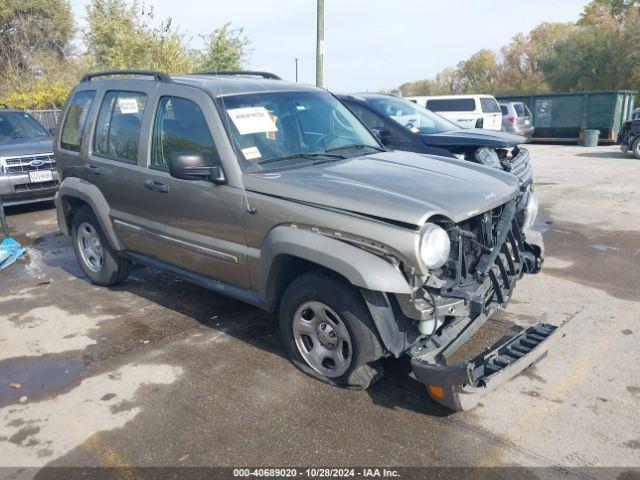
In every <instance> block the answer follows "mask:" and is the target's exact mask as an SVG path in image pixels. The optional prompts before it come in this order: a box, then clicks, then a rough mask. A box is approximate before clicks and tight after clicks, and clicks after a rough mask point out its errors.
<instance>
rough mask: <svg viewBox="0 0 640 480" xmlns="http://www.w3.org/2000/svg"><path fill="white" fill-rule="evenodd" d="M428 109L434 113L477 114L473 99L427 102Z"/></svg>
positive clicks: (448, 99)
mask: <svg viewBox="0 0 640 480" xmlns="http://www.w3.org/2000/svg"><path fill="white" fill-rule="evenodd" d="M427 108H428V109H429V110H431V111H432V112H475V110H476V101H475V100H474V99H473V98H436V99H432V100H427Z"/></svg>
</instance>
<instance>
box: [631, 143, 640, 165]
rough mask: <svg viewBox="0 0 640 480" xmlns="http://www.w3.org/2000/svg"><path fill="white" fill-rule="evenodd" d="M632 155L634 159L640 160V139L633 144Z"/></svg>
mask: <svg viewBox="0 0 640 480" xmlns="http://www.w3.org/2000/svg"><path fill="white" fill-rule="evenodd" d="M631 153H633V158H635V159H636V160H640V137H638V138H636V139H635V140H634V142H633V143H632V144H631Z"/></svg>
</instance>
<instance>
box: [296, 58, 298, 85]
mask: <svg viewBox="0 0 640 480" xmlns="http://www.w3.org/2000/svg"><path fill="white" fill-rule="evenodd" d="M296 83H298V59H297V58H296Z"/></svg>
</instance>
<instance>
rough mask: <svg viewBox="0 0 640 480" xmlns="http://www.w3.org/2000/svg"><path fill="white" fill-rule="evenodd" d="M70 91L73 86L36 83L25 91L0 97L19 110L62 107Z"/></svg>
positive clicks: (4, 102)
mask: <svg viewBox="0 0 640 480" xmlns="http://www.w3.org/2000/svg"><path fill="white" fill-rule="evenodd" d="M70 92H71V87H67V86H62V85H49V84H35V85H33V86H31V87H30V88H28V89H26V90H24V91H20V92H12V93H9V94H7V95H5V96H4V97H2V98H0V104H5V105H6V106H7V107H9V108H16V109H19V110H47V109H52V108H62V106H63V105H64V103H65V102H66V101H67V97H68V96H69V93H70Z"/></svg>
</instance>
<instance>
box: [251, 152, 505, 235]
mask: <svg viewBox="0 0 640 480" xmlns="http://www.w3.org/2000/svg"><path fill="white" fill-rule="evenodd" d="M245 187H246V189H247V190H249V191H253V192H257V193H261V194H265V195H271V196H275V197H281V198H287V199H290V200H294V201H300V202H305V203H310V204H314V205H319V206H324V207H329V208H336V209H340V210H345V211H348V212H354V213H358V214H363V215H368V216H372V217H377V218H382V219H386V220H388V221H392V222H398V223H403V224H408V225H412V226H417V227H419V226H421V225H422V224H423V223H424V222H425V221H426V220H427V219H428V218H429V217H431V216H432V215H445V216H446V217H448V218H450V219H451V220H453V221H454V222H460V221H462V220H465V219H467V218H469V217H472V216H475V215H478V214H479V213H482V212H485V211H487V210H489V209H492V208H495V207H497V206H499V205H501V204H503V203H505V202H506V201H508V200H510V199H512V198H514V197H515V196H516V195H517V193H518V180H517V178H516V177H514V176H513V175H511V174H509V173H506V172H503V171H500V170H495V169H492V168H488V167H484V166H482V165H477V164H472V163H470V162H465V161H461V160H456V159H453V158H447V157H436V156H432V155H422V154H418V153H412V152H401V151H389V152H381V153H376V154H373V155H366V156H362V157H355V158H350V159H346V160H339V161H337V162H331V163H325V164H321V165H315V166H309V167H303V168H294V169H290V170H283V171H278V172H272V173H257V174H249V175H245Z"/></svg>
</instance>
